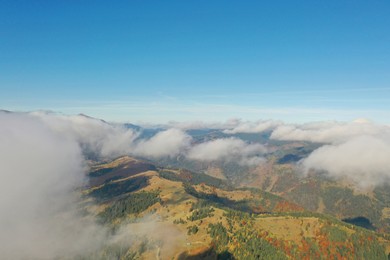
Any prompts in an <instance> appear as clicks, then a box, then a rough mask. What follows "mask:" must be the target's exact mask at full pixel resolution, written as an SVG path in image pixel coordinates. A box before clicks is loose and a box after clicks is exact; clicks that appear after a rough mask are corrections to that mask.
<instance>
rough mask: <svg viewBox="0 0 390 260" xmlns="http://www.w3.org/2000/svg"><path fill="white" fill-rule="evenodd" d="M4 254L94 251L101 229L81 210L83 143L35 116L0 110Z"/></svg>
mask: <svg viewBox="0 0 390 260" xmlns="http://www.w3.org/2000/svg"><path fill="white" fill-rule="evenodd" d="M0 122H1V123H0V144H1V145H0V177H1V182H0V190H1V194H2V195H1V196H0V210H1V214H0V227H1V228H0V230H1V232H0V252H1V257H2V258H4V259H54V258H56V257H58V256H64V255H68V256H72V255H77V254H79V253H84V252H88V251H89V250H91V251H93V250H94V249H96V248H97V247H98V245H99V243H100V241H99V240H98V238H99V237H101V234H102V233H101V232H102V231H101V230H100V229H99V228H98V227H97V226H96V225H95V223H94V222H93V221H92V220H89V219H86V218H84V217H82V216H81V215H80V214H79V213H78V210H77V207H76V203H77V201H78V196H77V194H76V193H75V191H74V190H75V189H76V188H78V187H80V186H82V185H83V183H84V167H85V166H84V163H83V157H82V154H81V150H80V147H79V145H78V144H77V143H76V142H75V141H72V140H70V139H68V138H62V137H61V136H59V135H58V134H56V133H55V132H53V131H52V130H51V129H50V128H48V127H47V126H45V125H44V124H42V123H41V122H40V121H39V120H36V118H34V117H32V116H30V115H25V114H14V113H10V114H8V113H1V112H0Z"/></svg>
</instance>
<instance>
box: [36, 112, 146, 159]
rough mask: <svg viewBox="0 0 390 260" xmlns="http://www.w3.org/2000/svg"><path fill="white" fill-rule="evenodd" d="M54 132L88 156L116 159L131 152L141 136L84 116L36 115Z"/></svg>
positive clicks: (39, 113)
mask: <svg viewBox="0 0 390 260" xmlns="http://www.w3.org/2000/svg"><path fill="white" fill-rule="evenodd" d="M31 115H32V116H35V117H37V118H39V119H40V120H41V121H42V122H43V123H44V124H45V125H47V126H48V127H49V128H50V129H51V130H53V131H54V132H56V133H57V134H59V135H60V136H61V137H62V138H68V139H69V140H73V141H76V142H77V143H79V144H80V145H81V147H82V148H83V151H84V152H85V153H87V154H89V155H95V156H98V157H99V156H102V157H116V156H119V155H123V154H128V153H130V152H131V151H132V148H133V144H134V142H135V140H136V138H137V137H138V136H139V133H138V132H135V131H134V130H132V129H127V128H125V127H123V126H121V125H111V124H108V123H106V122H104V121H102V120H98V119H95V118H91V117H87V116H84V115H76V116H63V115H58V114H50V113H42V112H33V113H31Z"/></svg>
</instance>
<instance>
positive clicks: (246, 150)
mask: <svg viewBox="0 0 390 260" xmlns="http://www.w3.org/2000/svg"><path fill="white" fill-rule="evenodd" d="M265 152H266V148H265V147H264V146H263V145H261V144H247V143H246V142H244V141H242V140H240V139H237V138H225V139H216V140H212V141H208V142H205V143H201V144H198V145H196V146H194V147H193V148H191V150H189V152H188V155H187V157H188V158H189V159H192V160H199V161H219V160H222V161H236V162H237V163H239V164H245V165H256V164H259V163H261V162H262V161H263V160H264V159H263V158H262V157H261V155H263V154H264V153H265Z"/></svg>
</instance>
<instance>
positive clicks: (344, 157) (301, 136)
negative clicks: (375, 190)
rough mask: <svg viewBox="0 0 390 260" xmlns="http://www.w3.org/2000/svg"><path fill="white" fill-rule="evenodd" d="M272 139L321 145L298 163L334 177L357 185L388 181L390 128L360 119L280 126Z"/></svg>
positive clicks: (377, 183) (389, 177) (305, 167)
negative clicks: (348, 180) (347, 179)
mask: <svg viewBox="0 0 390 260" xmlns="http://www.w3.org/2000/svg"><path fill="white" fill-rule="evenodd" d="M271 138H272V139H277V140H288V141H310V142H317V143H324V145H323V146H321V147H320V148H318V149H317V150H315V151H313V152H312V153H311V154H310V155H309V156H308V157H307V158H305V159H303V160H302V161H301V162H300V164H301V166H302V167H303V168H304V170H305V172H307V171H308V170H309V169H316V170H321V171H326V172H327V173H328V174H329V175H330V176H333V177H335V178H345V177H346V178H349V179H351V180H353V181H355V182H356V183H357V184H358V185H360V186H370V185H379V184H382V183H389V181H390V160H389V159H390V127H389V126H386V125H378V124H375V123H373V122H370V121H368V120H364V119H358V120H355V121H353V122H317V123H309V124H303V125H281V126H279V127H277V128H276V129H275V130H274V131H273V132H272V134H271Z"/></svg>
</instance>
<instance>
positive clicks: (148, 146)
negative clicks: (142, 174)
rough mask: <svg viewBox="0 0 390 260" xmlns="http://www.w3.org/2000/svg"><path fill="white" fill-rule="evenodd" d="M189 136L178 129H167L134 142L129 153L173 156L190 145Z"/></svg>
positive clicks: (154, 156) (146, 155)
mask: <svg viewBox="0 0 390 260" xmlns="http://www.w3.org/2000/svg"><path fill="white" fill-rule="evenodd" d="M191 140H192V139H191V137H190V136H189V135H187V134H186V133H184V132H183V131H182V130H179V129H168V130H165V131H162V132H159V133H157V134H156V135H154V136H153V137H151V138H150V139H147V140H141V141H139V142H138V143H136V144H134V149H133V150H132V151H131V153H133V154H136V155H141V156H145V157H153V158H156V157H165V156H168V157H173V156H176V155H179V154H181V153H184V152H185V150H186V149H188V148H189V147H190V145H191Z"/></svg>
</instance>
